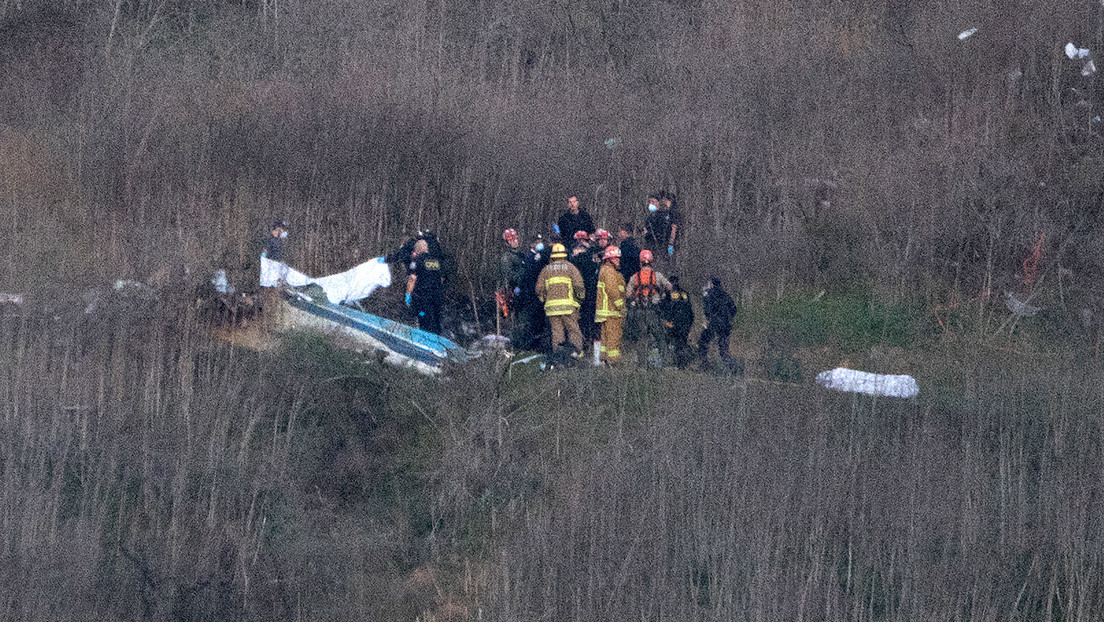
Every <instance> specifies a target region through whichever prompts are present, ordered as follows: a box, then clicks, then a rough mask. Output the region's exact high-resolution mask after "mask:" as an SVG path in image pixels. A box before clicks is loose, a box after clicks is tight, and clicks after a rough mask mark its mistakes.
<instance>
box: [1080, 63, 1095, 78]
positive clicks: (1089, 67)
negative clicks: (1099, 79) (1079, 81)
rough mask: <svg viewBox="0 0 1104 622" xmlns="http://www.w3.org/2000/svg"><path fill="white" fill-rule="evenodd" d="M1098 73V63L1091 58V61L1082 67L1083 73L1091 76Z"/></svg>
mask: <svg viewBox="0 0 1104 622" xmlns="http://www.w3.org/2000/svg"><path fill="white" fill-rule="evenodd" d="M1094 73H1096V64H1095V63H1093V62H1092V59H1089V62H1087V63H1085V66H1084V67H1082V68H1081V75H1083V76H1091V75H1093V74H1094Z"/></svg>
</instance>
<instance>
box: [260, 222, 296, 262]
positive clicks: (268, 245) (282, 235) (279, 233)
mask: <svg viewBox="0 0 1104 622" xmlns="http://www.w3.org/2000/svg"><path fill="white" fill-rule="evenodd" d="M287 236H288V232H287V223H286V222H284V221H282V220H277V221H275V222H273V223H272V228H271V229H270V230H269V235H268V236H267V237H266V238H265V242H264V249H263V250H262V251H261V257H267V258H268V259H271V260H272V261H279V262H284V263H286V262H287V259H286V258H285V257H284V250H285V249H284V245H285V243H286V240H287ZM254 239H256V238H254Z"/></svg>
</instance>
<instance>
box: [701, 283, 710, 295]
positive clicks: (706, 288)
mask: <svg viewBox="0 0 1104 622" xmlns="http://www.w3.org/2000/svg"><path fill="white" fill-rule="evenodd" d="M708 293H709V286H708V285H706V286H705V287H703V288H702V296H705V295H706V294H708Z"/></svg>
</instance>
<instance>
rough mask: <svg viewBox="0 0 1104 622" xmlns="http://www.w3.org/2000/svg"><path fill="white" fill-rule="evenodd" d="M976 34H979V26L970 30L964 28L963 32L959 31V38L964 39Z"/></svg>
mask: <svg viewBox="0 0 1104 622" xmlns="http://www.w3.org/2000/svg"><path fill="white" fill-rule="evenodd" d="M976 34H977V28H971V29H969V30H963V31H962V32H960V33H958V40H959V41H962V40H964V39H969V38H970V37H972V36H974V35H976Z"/></svg>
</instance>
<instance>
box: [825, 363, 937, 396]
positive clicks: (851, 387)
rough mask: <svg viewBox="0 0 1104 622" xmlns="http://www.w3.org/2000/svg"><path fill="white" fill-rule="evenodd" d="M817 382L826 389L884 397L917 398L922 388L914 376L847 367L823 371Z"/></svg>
mask: <svg viewBox="0 0 1104 622" xmlns="http://www.w3.org/2000/svg"><path fill="white" fill-rule="evenodd" d="M816 381H817V384H819V385H820V386H822V387H824V388H825V389H833V390H835V391H847V392H849V393H864V394H866V395H879V396H883V397H916V395H917V394H918V393H920V387H919V386H917V384H916V379H915V378H913V377H912V376H907V375H904V374H874V373H871V372H868V371H859V370H857V369H847V368H846V367H837V368H835V369H833V370H830V371H822V372H820V373H819V374H817V377H816Z"/></svg>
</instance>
